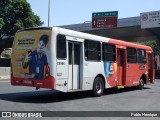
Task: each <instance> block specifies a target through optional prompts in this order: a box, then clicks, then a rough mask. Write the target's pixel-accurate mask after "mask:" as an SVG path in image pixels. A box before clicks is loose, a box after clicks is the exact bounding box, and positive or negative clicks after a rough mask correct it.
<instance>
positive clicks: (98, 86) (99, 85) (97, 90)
mask: <svg viewBox="0 0 160 120" xmlns="http://www.w3.org/2000/svg"><path fill="white" fill-rule="evenodd" d="M103 91H104V82H103V80H102V78H100V77H97V78H96V79H95V80H94V83H93V93H94V96H96V97H99V96H101V95H102V94H103Z"/></svg>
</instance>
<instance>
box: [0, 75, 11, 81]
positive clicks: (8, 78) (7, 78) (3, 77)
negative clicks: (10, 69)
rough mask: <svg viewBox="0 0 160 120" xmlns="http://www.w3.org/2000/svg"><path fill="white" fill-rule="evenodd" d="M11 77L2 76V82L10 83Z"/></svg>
mask: <svg viewBox="0 0 160 120" xmlns="http://www.w3.org/2000/svg"><path fill="white" fill-rule="evenodd" d="M9 80H10V77H8V76H0V81H9Z"/></svg>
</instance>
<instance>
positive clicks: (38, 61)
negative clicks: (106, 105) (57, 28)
mask: <svg viewBox="0 0 160 120" xmlns="http://www.w3.org/2000/svg"><path fill="white" fill-rule="evenodd" d="M48 39H49V38H48V35H42V36H41V37H40V39H39V41H38V44H37V47H36V49H35V50H34V51H31V50H28V54H27V55H25V58H24V61H23V68H27V67H28V66H29V75H28V78H32V79H43V78H44V67H45V66H46V65H48V62H47V55H46V54H47V53H46V52H47V48H46V45H47V43H48Z"/></svg>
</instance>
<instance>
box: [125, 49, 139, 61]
mask: <svg viewBox="0 0 160 120" xmlns="http://www.w3.org/2000/svg"><path fill="white" fill-rule="evenodd" d="M127 62H128V63H137V53H136V48H131V47H127Z"/></svg>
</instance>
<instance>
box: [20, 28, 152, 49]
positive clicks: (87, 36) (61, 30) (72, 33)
mask: <svg viewBox="0 0 160 120" xmlns="http://www.w3.org/2000/svg"><path fill="white" fill-rule="evenodd" d="M29 30H56V31H58V32H59V33H63V34H64V33H65V35H70V36H73V37H79V38H83V39H93V40H96V41H101V42H104V41H105V42H109V43H112V44H116V45H121V46H127V47H135V48H141V49H147V50H152V48H151V47H149V46H145V45H140V44H136V43H131V42H126V41H123V40H116V39H112V38H107V37H101V36H97V35H92V34H88V33H83V32H78V31H73V30H69V29H64V28H60V27H33V28H24V29H21V30H18V32H21V31H29ZM82 35H83V37H82Z"/></svg>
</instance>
